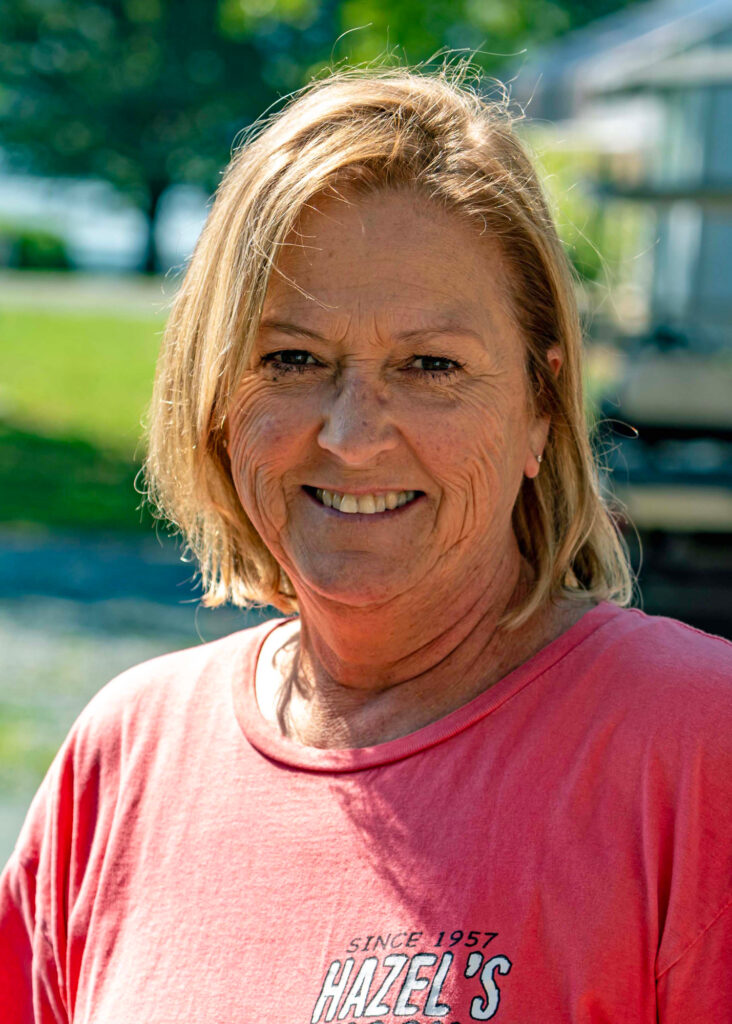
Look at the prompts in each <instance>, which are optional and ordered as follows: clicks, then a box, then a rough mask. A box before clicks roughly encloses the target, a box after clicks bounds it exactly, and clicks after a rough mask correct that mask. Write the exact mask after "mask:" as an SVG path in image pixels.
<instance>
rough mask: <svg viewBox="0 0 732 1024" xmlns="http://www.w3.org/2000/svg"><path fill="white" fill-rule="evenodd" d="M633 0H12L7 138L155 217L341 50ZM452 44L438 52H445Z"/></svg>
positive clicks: (15, 152) (471, 32)
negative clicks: (176, 189) (167, 198)
mask: <svg viewBox="0 0 732 1024" xmlns="http://www.w3.org/2000/svg"><path fill="white" fill-rule="evenodd" d="M632 2H635V0H427V2H424V0H2V19H1V20H0V146H2V147H3V149H4V151H5V154H6V156H7V157H8V160H9V162H10V164H11V166H13V165H14V166H16V167H20V168H23V169H26V170H29V171H36V172H42V173H48V174H52V175H70V176H81V177H87V176H98V177H100V178H103V179H105V180H107V181H110V182H111V183H112V184H114V185H115V186H116V187H118V188H119V189H120V190H122V191H123V192H125V193H126V194H128V195H129V196H131V197H132V198H133V200H134V201H135V202H136V203H137V204H138V205H139V206H140V207H141V208H142V209H143V210H145V212H146V213H147V216H148V220H149V224H150V231H149V238H148V244H147V253H146V256H145V261H144V263H145V269H146V270H148V271H152V270H154V269H156V267H157V255H156V249H155V234H154V223H155V216H156V213H157V209H158V204H159V202H160V198H161V196H162V195H163V193H164V192H165V190H166V189H167V187H168V186H169V185H171V184H173V183H181V182H195V183H200V184H203V185H204V186H205V187H206V188H208V189H212V188H213V187H214V186H215V184H216V182H217V180H218V174H219V172H220V170H221V168H222V166H223V165H224V164H225V163H226V162H227V160H228V157H229V153H230V147H231V142H232V139H233V138H234V137H235V135H236V134H237V132H238V131H239V130H240V129H242V128H244V127H246V126H247V125H248V124H249V123H251V121H252V120H253V119H254V118H255V117H256V116H257V115H258V114H260V113H261V112H262V111H263V110H264V109H265V108H267V107H268V106H269V105H270V104H271V103H272V102H273V100H275V99H276V98H277V96H278V95H282V94H283V93H288V92H290V91H291V90H293V89H295V88H297V87H299V86H300V85H302V84H303V83H304V82H305V81H307V80H308V78H309V77H310V76H312V75H313V74H318V73H319V72H320V71H321V70H322V69H323V68H324V67H327V66H329V65H331V64H332V63H336V64H337V63H339V62H340V61H341V60H346V61H348V62H360V61H369V60H373V59H374V58H378V57H384V59H385V60H387V61H388V60H389V59H394V60H402V59H404V58H406V59H407V60H409V61H410V62H418V61H426V60H428V59H429V58H430V57H433V56H434V55H435V53H436V52H437V51H438V50H440V49H441V48H443V47H448V48H452V49H462V50H467V51H473V50H478V51H481V52H478V53H477V54H476V56H475V63H476V64H478V65H480V66H482V67H483V68H484V69H485V70H487V71H489V72H491V73H500V71H501V69H502V68H503V67H505V66H506V63H507V61H509V60H513V59H515V56H516V54H517V53H518V52H519V51H520V50H521V49H522V48H523V47H525V46H526V45H532V44H537V43H542V42H545V41H546V40H548V39H550V38H552V37H553V36H556V35H558V34H560V33H561V32H563V31H566V30H568V29H570V28H574V27H577V26H578V25H581V24H584V23H585V22H587V21H590V20H592V19H593V18H595V17H599V16H601V15H603V14H607V13H609V12H611V11H613V10H616V9H618V8H620V7H624V6H627V5H628V4H629V3H632ZM440 59H441V58H440Z"/></svg>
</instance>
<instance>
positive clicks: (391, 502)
mask: <svg viewBox="0 0 732 1024" xmlns="http://www.w3.org/2000/svg"><path fill="white" fill-rule="evenodd" d="M304 489H305V491H307V493H308V494H309V495H310V496H311V497H312V498H314V499H315V500H316V501H317V502H319V503H320V504H321V505H324V506H325V507H326V508H333V509H336V511H338V512H345V513H346V514H349V515H354V514H356V515H357V514H361V515H376V514H377V513H381V512H393V511H395V510H396V509H399V508H403V507H404V506H405V505H409V504H411V503H412V502H413V501H415V500H416V499H417V498H419V497H421V496H422V494H423V492H422V491H384V492H382V493H381V494H348V493H346V492H343V493H342V492H340V491H328V490H326V489H325V488H322V487H307V486H306V487H305V488H304Z"/></svg>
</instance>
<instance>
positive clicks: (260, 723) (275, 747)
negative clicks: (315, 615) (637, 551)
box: [232, 601, 622, 773]
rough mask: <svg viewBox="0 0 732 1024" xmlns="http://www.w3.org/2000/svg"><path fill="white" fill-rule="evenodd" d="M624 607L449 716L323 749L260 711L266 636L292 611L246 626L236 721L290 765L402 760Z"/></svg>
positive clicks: (489, 706) (491, 707)
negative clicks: (382, 738)
mask: <svg viewBox="0 0 732 1024" xmlns="http://www.w3.org/2000/svg"><path fill="white" fill-rule="evenodd" d="M621 612H622V609H621V608H619V607H618V606H617V605H614V604H611V603H610V602H608V601H603V602H602V603H600V604H598V605H596V606H595V607H594V608H591V609H590V610H589V611H588V612H585V614H584V615H583V616H582V618H581V619H579V620H578V621H577V622H576V623H575V624H574V625H573V626H570V628H569V629H568V630H566V632H564V633H562V634H561V635H560V636H558V637H557V638H556V639H555V640H553V641H552V642H551V643H550V644H547V646H546V647H544V648H543V649H542V650H540V651H538V652H537V653H536V654H535V655H534V656H533V657H532V658H530V659H529V660H528V661H526V662H524V663H523V664H522V665H519V666H518V667H517V668H515V669H514V670H513V671H512V672H510V673H509V674H508V675H507V676H504V677H503V679H500V680H499V681H498V682H497V683H494V685H493V686H490V687H489V688H488V689H487V690H485V691H484V692H483V693H481V694H479V695H478V696H477V697H474V698H473V699H472V700H471V701H468V703H467V704H464V705H462V707H459V708H457V709H456V710H455V711H451V712H450V713H449V714H448V715H445V716H444V717H443V718H440V719H438V720H437V721H436V722H432V723H431V724H430V725H425V726H423V727H422V728H421V729H417V730H416V731H415V732H411V733H408V734H407V735H406V736H401V737H399V738H398V739H394V740H389V741H387V742H386V743H379V744H377V745H375V746H371V747H339V748H329V749H321V748H318V747H306V746H303V745H302V744H300V743H296V742H294V741H293V740H290V739H288V738H287V737H285V736H282V735H281V733H280V731H279V729H278V728H277V726H276V725H275V724H274V723H273V722H270V721H268V720H267V719H266V718H265V717H264V716H263V715H262V713H261V711H260V709H259V705H258V704H257V696H256V670H257V663H258V660H259V655H260V653H261V650H262V647H263V645H264V642H265V640H266V639H267V637H268V636H270V635H271V634H272V633H273V632H274V630H276V629H277V628H278V627H280V626H282V625H284V623H286V622H291V621H292V619H293V618H294V616H290V617H289V618H279V619H274V620H270V621H268V622H265V623H263V624H262V625H260V626H256V627H254V629H251V630H246V631H245V632H244V633H243V634H242V635H243V636H244V637H246V641H247V642H246V644H245V647H244V649H243V651H242V657H241V659H240V660H239V662H238V666H237V671H236V672H234V674H233V678H232V697H233V702H234V712H235V714H236V718H237V721H238V723H239V726H240V728H241V730H242V732H243V733H244V735H245V736H246V738H247V739H248V740H249V742H250V743H251V744H252V746H253V747H255V748H256V749H257V750H259V751H260V753H262V754H264V755H265V756H266V757H268V758H270V759H272V760H274V761H279V762H280V763H282V764H286V765H289V766H291V767H293V768H301V769H306V770H309V771H320V772H331V773H342V772H355V771H362V770H364V769H367V768H376V767H378V766H380V765H385V764H389V763H391V762H394V761H401V760H403V759H404V758H406V757H411V756H413V755H414V754H417V753H419V752H420V751H421V750H424V749H426V748H427V747H432V746H435V745H436V744H438V743H444V742H445V741H447V740H449V739H451V738H452V737H453V736H455V735H457V734H458V733H460V732H462V731H463V730H464V729H467V728H469V727H470V726H471V725H473V724H474V723H475V722H477V721H479V720H480V719H481V718H484V717H485V716H486V715H489V714H491V713H492V712H493V711H495V710H496V708H498V707H500V705H501V704H503V703H505V701H507V700H508V699H509V698H510V697H512V696H514V695H515V694H516V693H518V692H519V690H521V689H523V687H525V686H527V685H528V684H530V683H531V682H533V681H534V680H535V679H537V678H538V677H539V676H540V675H542V674H543V673H544V672H546V671H548V670H549V669H550V668H552V667H553V666H554V665H555V664H556V663H557V662H558V661H560V660H561V659H562V658H564V657H565V656H566V655H567V654H569V652H570V651H572V650H573V649H574V648H575V647H577V646H578V645H579V644H581V643H583V642H584V641H585V640H586V639H587V638H588V637H589V636H591V635H592V634H593V633H594V632H595V631H596V630H598V629H599V628H601V627H602V626H604V625H605V624H606V623H607V622H609V621H610V620H611V619H614V618H615V616H616V615H619V614H620V613H621Z"/></svg>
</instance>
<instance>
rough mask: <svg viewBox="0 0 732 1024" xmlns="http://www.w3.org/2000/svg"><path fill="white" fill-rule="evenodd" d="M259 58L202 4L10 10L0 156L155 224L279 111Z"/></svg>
mask: <svg viewBox="0 0 732 1024" xmlns="http://www.w3.org/2000/svg"><path fill="white" fill-rule="evenodd" d="M273 95H274V94H273V92H272V89H271V86H269V85H268V84H267V83H266V82H265V81H264V79H263V77H262V66H261V59H260V55H259V51H258V50H257V48H256V47H254V46H253V45H251V44H250V43H249V42H248V41H247V40H246V39H238V40H232V39H229V38H227V37H226V36H225V35H224V34H223V32H222V31H221V28H220V26H219V24H218V20H217V8H216V4H215V3H206V2H201V0H96V2H84V0H3V3H2V19H1V20H0V145H2V146H3V148H4V150H5V152H6V154H7V156H8V158H9V162H10V164H11V166H13V165H14V166H16V167H18V166H19V167H22V168H25V169H27V170H32V171H40V172H43V173H48V174H53V175H72V176H83V177H86V176H98V177H100V178H103V179H105V180H107V181H110V182H112V183H113V184H114V185H115V186H117V187H118V188H119V189H121V190H122V191H123V192H125V193H127V194H128V195H129V196H131V197H132V198H133V200H134V201H135V202H136V203H137V204H138V205H139V206H140V207H141V208H142V209H143V210H145V212H146V213H147V215H148V218H149V223H150V225H151V230H150V232H149V240H148V245H147V254H146V257H145V269H146V270H149V271H152V270H154V269H155V267H156V263H157V258H156V251H155V241H154V231H153V230H152V227H153V225H154V221H155V215H156V212H157V209H158V204H159V201H160V198H161V196H162V194H163V193H164V191H165V189H166V188H167V187H168V186H169V185H170V184H171V183H178V182H191V181H192V182H198V183H204V184H206V185H207V186H208V187H211V186H212V185H214V184H215V182H216V178H217V175H218V172H219V170H220V168H221V166H222V164H224V163H225V162H226V159H227V157H228V153H229V149H230V146H231V140H232V137H233V136H234V134H235V133H236V131H237V130H238V129H240V128H241V127H242V126H244V125H246V124H247V123H248V122H249V121H251V119H252V118H253V117H255V116H256V115H257V114H258V113H259V112H260V111H261V110H262V108H263V107H265V106H267V105H268V104H269V103H270V102H271V100H272V99H273Z"/></svg>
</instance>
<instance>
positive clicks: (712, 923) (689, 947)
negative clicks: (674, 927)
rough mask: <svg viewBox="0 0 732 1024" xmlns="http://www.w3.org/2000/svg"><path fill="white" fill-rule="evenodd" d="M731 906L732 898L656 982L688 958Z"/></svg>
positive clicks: (661, 973)
mask: <svg viewBox="0 0 732 1024" xmlns="http://www.w3.org/2000/svg"><path fill="white" fill-rule="evenodd" d="M731 906H732V896H731V897H730V898H729V899H728V900H727V902H726V903H725V904H724V906H723V907H721V909H720V910H718V911H717V913H716V914H715V915H714V917H713V918H712V919H711V921H710V922H709V923H708V924H706V925H705V926H704V927H703V928H702V930H701V931H700V932H699V934H698V935H696V936H695V937H694V938H693V939H692V940H691V942H689V943H688V944H687V945H686V946H684V948H683V949H682V950H681V952H680V953H679V954H678V955H677V956H676V958H675V959H674V960H672V961H671V963H670V964H669V965H668V966H667V967H664V969H663V970H662V971H660V972H659V973H658V974H657V975H656V981H657V982H658V981H660V979H661V978H662V977H663V976H664V974H666V973H667V972H668V971H670V970H671V969H672V968H673V967H675V966H676V965H677V964H678V962H679V961H680V960H682V959H683V958H684V957H685V956H686V954H687V953H689V952H690V951H691V949H692V948H693V947H694V946H695V945H696V944H697V942H699V940H700V939H701V938H703V936H704V935H706V933H707V932H708V931H709V929H710V928H712V927H714V925H715V924H716V923H717V921H718V920H719V919H720V918H721V917H722V916H723V914H724V913H725V912H726V911H727V910H729V908H730V907H731Z"/></svg>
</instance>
